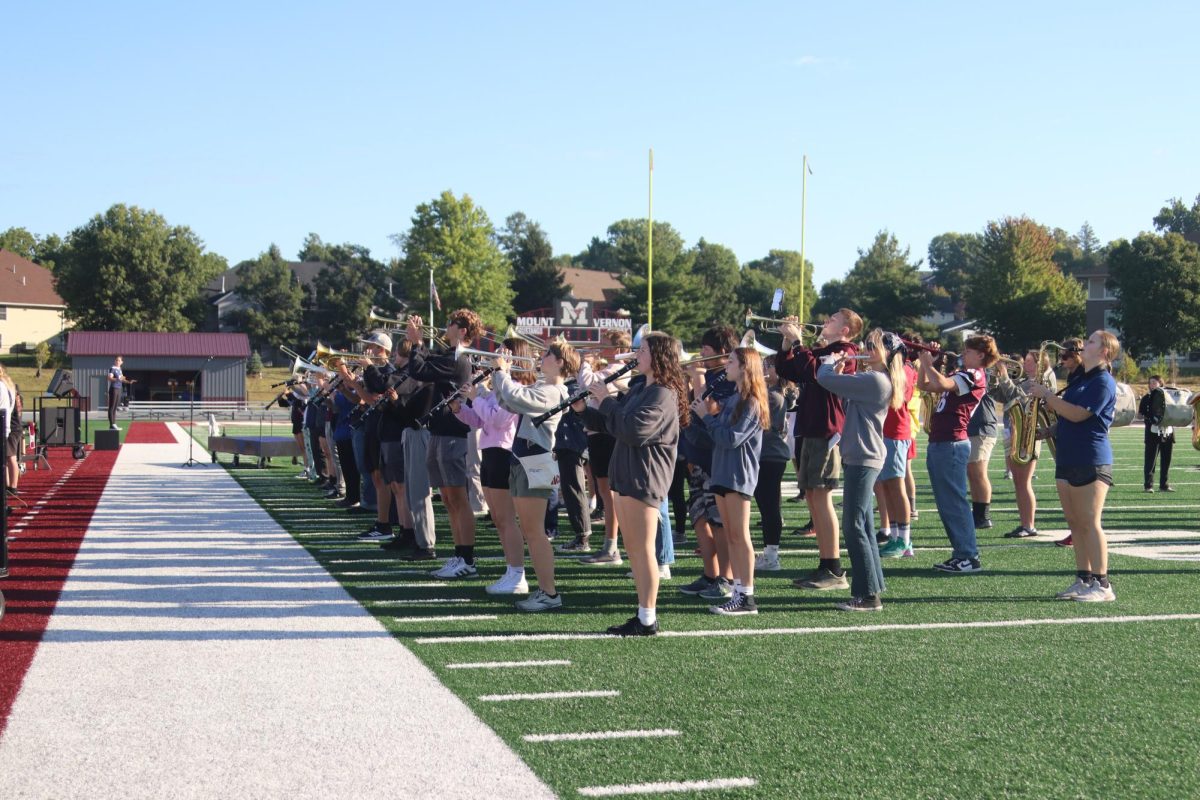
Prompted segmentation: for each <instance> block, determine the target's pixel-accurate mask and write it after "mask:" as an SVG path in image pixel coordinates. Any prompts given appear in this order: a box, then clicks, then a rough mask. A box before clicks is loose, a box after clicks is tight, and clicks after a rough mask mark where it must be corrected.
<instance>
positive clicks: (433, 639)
mask: <svg viewBox="0 0 1200 800" xmlns="http://www.w3.org/2000/svg"><path fill="white" fill-rule="evenodd" d="M1188 620H1200V614H1142V615H1137V616H1125V617H1076V618H1074V619H1061V618H1054V619H1001V620H980V621H977V622H911V623H899V622H897V623H888V624H881V625H820V626H813V627H807V628H730V629H725V630H699V631H662V632H661V633H659V634H658V635H659V636H663V637H667V638H705V637H710V636H712V637H728V636H807V635H809V634H814V633H876V632H879V631H909V630H912V631H937V630H954V629H959V628H1026V627H1033V626H1037V625H1099V624H1103V623H1120V622H1184V621H1188ZM585 639H606V640H608V641H612V642H618V641H621V637H619V636H611V635H609V634H606V633H516V634H509V635H507V636H505V635H490V634H482V635H478V636H426V637H421V638H418V639H415V640H414V641H416V643H417V644H488V643H499V642H565V641H579V640H585Z"/></svg>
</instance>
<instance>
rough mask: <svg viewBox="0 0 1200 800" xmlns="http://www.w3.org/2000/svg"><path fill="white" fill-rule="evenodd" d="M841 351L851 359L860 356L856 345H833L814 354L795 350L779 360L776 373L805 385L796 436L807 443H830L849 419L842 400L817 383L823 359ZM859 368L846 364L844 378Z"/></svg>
mask: <svg viewBox="0 0 1200 800" xmlns="http://www.w3.org/2000/svg"><path fill="white" fill-rule="evenodd" d="M842 351H845V353H846V355H848V356H852V355H855V354H856V353H858V347H857V345H855V344H854V343H853V342H834V343H833V344H830V345H826V346H825V347H818V348H816V349H815V350H812V349H809V348H807V347H796V348H793V349H791V350H786V351H784V352H781V353H780V354H779V355H778V356H776V358H775V371H776V372H777V373H779V377H781V378H786V379H787V380H789V381H795V382H796V383H799V384H804V391H803V392H801V394H800V405H799V407H798V408H797V409H796V436H798V437H801V438H806V439H830V438H832V437H833V435H834V434H835V433H841V432H842V423H843V422H844V421H845V419H846V412H845V411H844V410H843V407H842V398H840V397H838V396H837V395H836V394H833V393H831V392H830V391H829V390H828V389H826V388H825V387H824V386H822V385H821V384H819V383H817V369H818V368H820V366H821V356H827V355H829V354H830V353H838V352H842ZM857 368H858V362H857V361H851V360H847V361H846V366H845V369H844V371H843V372H842V374H843V375H852V374H854V372H855V370H856V369H857Z"/></svg>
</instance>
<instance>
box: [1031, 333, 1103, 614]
mask: <svg viewBox="0 0 1200 800" xmlns="http://www.w3.org/2000/svg"><path fill="white" fill-rule="evenodd" d="M1120 353H1121V344H1120V342H1118V341H1117V337H1115V336H1113V335H1112V334H1111V333H1109V332H1108V331H1102V330H1098V331H1095V332H1094V333H1092V335H1091V336H1089V337H1088V340H1087V342H1086V343H1085V344H1084V347H1083V353H1082V354H1081V355H1082V359H1081V362H1082V369H1083V370H1084V372H1083V374H1082V375H1081V376H1079V377H1078V378H1077V379H1076V380H1074V381H1072V382H1071V383H1070V384H1069V385H1068V386H1067V389H1066V391H1065V392H1064V393H1063V396H1062V397H1059V396H1057V395H1056V394H1055V393H1054V392H1053V391H1052V390H1051V389H1050V387H1049V386H1044V385H1042V384H1036V385H1034V386H1031V387H1030V393H1031V394H1033V396H1034V397H1037V398H1040V399H1041V400H1042V401H1043V402H1045V403H1046V407H1047V408H1048V409H1049V410H1051V411H1053V412H1054V413H1055V414H1057V415H1058V439H1057V441H1058V446H1057V456H1056V458H1057V465H1056V466H1055V470H1054V479H1055V483H1056V485H1057V488H1058V497H1059V500H1061V501H1062V507H1063V513H1064V514H1065V515H1066V518H1067V526H1068V527H1069V528H1070V530H1071V536H1072V537H1073V538H1074V540H1075V541H1074V543H1075V566H1076V570H1077V571H1076V573H1075V583H1073V584H1071V586H1070V587H1069V588H1067V589H1066V590H1065V591H1062V592H1059V593H1058V595H1057V596H1058V598H1059V599H1062V600H1079V601H1081V602H1111V601H1113V600H1116V599H1117V595H1116V593H1115V592H1114V591H1113V589H1112V585H1111V584H1110V583H1109V581H1108V543H1107V541H1106V539H1105V537H1104V529H1103V527H1102V526H1101V521H1100V517H1101V514H1102V512H1103V511H1104V499H1105V497H1106V496H1107V495H1108V487H1109V486H1111V485H1112V463H1113V453H1112V445H1111V443H1110V442H1109V440H1108V429H1109V426H1110V425H1112V421H1113V415H1114V414H1115V412H1116V399H1117V384H1116V381H1115V380H1114V379H1113V377H1112V375H1111V374H1109V371H1108V367H1109V366H1110V365H1111V364H1112V362H1113V360H1114V359H1116V358H1117V356H1118V355H1120Z"/></svg>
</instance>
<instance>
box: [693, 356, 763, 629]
mask: <svg viewBox="0 0 1200 800" xmlns="http://www.w3.org/2000/svg"><path fill="white" fill-rule="evenodd" d="M725 377H726V380H728V381H729V383H730V384H731V385H732V386H734V387H735V391H734V392H733V393H732V394H730V395H729V396H728V397H726V398H725V399H723V400H721V401H719V402H718V401H716V400H713V399H711V398H710V399H708V400H705V399H704V398H701V397H697V398H696V399H695V400H693V401H692V426H695V427H699V428H702V429H703V430H704V431H705V432H706V433H707V434H708V435H709V437H710V438H711V439H712V443H713V450H712V472H711V479H710V480H711V489H712V493H713V494H714V495H715V497H716V502H717V508H718V510H719V511H720V513H721V519H722V520H723V521H724V523H725V524H724V526H723V528H724V531H723V534H724V536H725V546H726V550H727V552H728V554H729V566H730V570H731V571H732V572H733V592H732V594H731V595H730V597H729V599H728V600H727V601H726V602H724V603H722V604H721V605H716V606H710V607H709V611H711V612H712V613H714V614H722V615H725V616H736V615H742V614H757V613H758V605H757V603H756V602H755V600H754V543H753V541H752V540H751V539H750V497H751V496H752V495H753V494H754V489H755V487H756V486H757V485H758V478H759V474H758V470H759V450H760V448H761V447H762V435H763V429H764V428H768V427H770V425H771V416H770V411H769V408H768V405H767V386H766V381H765V379H764V378H763V371H762V357H761V356H760V355H759V354H758V351H757V350H755V349H754V348H753V347H738V348H735V349H734V350H733V352H731V353H730V354H729V357H728V358H727V359H726V360H725Z"/></svg>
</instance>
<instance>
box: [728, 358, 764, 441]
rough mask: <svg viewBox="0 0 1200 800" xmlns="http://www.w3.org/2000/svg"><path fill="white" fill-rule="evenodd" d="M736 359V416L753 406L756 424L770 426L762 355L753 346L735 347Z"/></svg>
mask: <svg viewBox="0 0 1200 800" xmlns="http://www.w3.org/2000/svg"><path fill="white" fill-rule="evenodd" d="M733 353H734V355H735V356H736V357H737V360H738V367H740V368H741V374H740V375H738V379H737V389H738V395H739V397H738V403H737V407H736V408H735V409H734V415H735V416H737V417H740V416H742V414H744V413H746V409H747V407H753V408H754V411H755V413H757V414H758V424H759V425H760V426H762V429H763V430H764V431H765V430H769V429H770V427H771V409H770V406H769V405H767V379H766V378H765V377H764V376H763V365H762V356H760V355H759V354H758V351H757V350H755V349H754V348H753V347H737V348H734V350H733Z"/></svg>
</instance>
